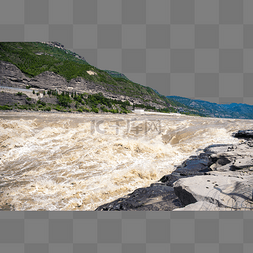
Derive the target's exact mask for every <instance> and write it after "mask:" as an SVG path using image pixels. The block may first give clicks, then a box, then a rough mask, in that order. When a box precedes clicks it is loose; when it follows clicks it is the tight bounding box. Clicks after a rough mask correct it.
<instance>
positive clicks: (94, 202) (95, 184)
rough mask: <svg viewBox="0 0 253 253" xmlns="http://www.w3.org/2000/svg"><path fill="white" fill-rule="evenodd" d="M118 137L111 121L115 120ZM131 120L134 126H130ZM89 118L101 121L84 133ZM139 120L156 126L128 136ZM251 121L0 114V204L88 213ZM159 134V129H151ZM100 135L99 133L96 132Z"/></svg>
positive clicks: (247, 126) (223, 140) (229, 138)
mask: <svg viewBox="0 0 253 253" xmlns="http://www.w3.org/2000/svg"><path fill="white" fill-rule="evenodd" d="M120 119H123V121H121V122H119V123H118V124H119V126H118V128H119V131H118V133H117V131H116V128H117V124H116V123H115V122H113V120H120ZM134 119H135V121H134ZM91 120H94V121H95V122H98V121H100V120H104V122H103V123H102V124H101V125H100V131H101V132H98V131H97V129H96V127H95V128H93V130H94V129H95V131H94V132H93V133H92V132H91V130H92V125H91ZM127 120H132V121H131V123H130V128H129V129H128V130H130V129H132V128H133V129H134V128H136V126H137V127H142V128H143V129H144V127H145V120H146V122H151V121H152V122H153V123H154V122H155V123H156V124H158V123H160V127H161V128H159V127H158V125H159V124H158V125H157V128H156V129H155V128H153V129H152V130H150V129H149V131H147V132H146V133H145V131H142V130H143V129H142V130H141V131H140V132H139V133H138V134H136V132H135V133H134V132H131V131H128V132H127ZM251 126H252V120H234V119H214V118H201V117H191V116H180V115H168V116H161V115H148V116H147V115H134V116H133V115H125V116H122V115H113V116H111V115H103V117H102V116H101V115H88V114H87V115H85V117H84V116H82V115H72V114H56V115H52V114H43V115H42V114H41V115H40V114H33V119H31V115H30V114H29V113H27V114H23V115H19V114H14V113H13V115H11V117H10V115H7V114H2V116H0V155H1V160H0V185H1V192H2V193H0V206H2V205H4V204H6V203H8V204H11V205H13V206H14V209H15V210H94V209H95V208H96V207H98V206H99V205H102V204H105V203H108V202H110V201H112V200H115V199H117V198H119V197H123V196H125V195H126V194H128V193H130V192H132V191H134V190H135V189H137V188H140V187H147V186H149V185H150V184H151V183H153V182H156V181H157V180H159V179H160V178H161V177H162V176H163V175H166V174H169V173H171V172H172V171H173V170H174V169H175V168H176V166H177V165H180V164H181V163H182V162H183V161H184V160H185V159H187V158H188V157H189V156H190V155H193V154H196V152H198V153H199V152H201V150H202V149H203V148H205V147H206V146H208V145H211V144H219V143H237V142H238V140H237V139H235V138H233V137H232V136H231V133H232V132H235V131H237V130H240V129H250V128H251ZM158 130H159V131H158ZM103 131H105V132H104V133H102V132H103Z"/></svg>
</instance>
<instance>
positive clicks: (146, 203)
mask: <svg viewBox="0 0 253 253" xmlns="http://www.w3.org/2000/svg"><path fill="white" fill-rule="evenodd" d="M178 207H182V204H181V203H180V201H179V200H178V198H177V196H176V195H175V193H174V189H173V187H171V186H167V185H166V184H164V183H155V184H151V185H150V186H149V187H146V188H139V189H137V190H135V191H134V192H133V193H131V194H128V195H127V196H125V197H124V198H119V199H117V200H115V201H113V202H111V203H108V204H104V205H102V206H99V207H98V208H97V209H96V211H171V210H173V209H175V208H178Z"/></svg>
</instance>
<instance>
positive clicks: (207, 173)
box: [96, 130, 253, 211]
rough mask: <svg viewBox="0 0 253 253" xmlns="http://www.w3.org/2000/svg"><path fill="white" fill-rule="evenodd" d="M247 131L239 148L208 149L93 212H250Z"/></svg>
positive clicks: (251, 159) (252, 174)
mask: <svg viewBox="0 0 253 253" xmlns="http://www.w3.org/2000/svg"><path fill="white" fill-rule="evenodd" d="M246 131H247V132H246V133H247V137H245V138H244V140H241V142H240V143H239V144H216V145H210V146H208V147H206V148H205V149H204V150H203V153H201V154H199V155H198V156H191V157H189V159H187V160H186V161H184V162H183V163H182V164H181V165H180V166H178V167H177V168H176V170H175V171H173V172H172V173H171V174H169V175H165V176H163V177H162V178H161V179H160V180H159V182H157V183H155V184H152V185H150V187H146V188H140V189H137V190H135V191H134V192H133V193H131V194H129V195H127V196H125V197H124V198H119V199H117V200H115V201H113V202H111V203H108V204H105V205H102V206H100V207H98V208H97V209H96V210H97V211H172V210H175V211H198V210H201V211H236V210H252V209H253V195H252V194H253V140H252V139H251V138H248V136H249V130H246ZM250 131H251V130H250ZM242 132H243V131H238V133H242ZM252 132H253V131H252ZM244 133H245V132H244ZM239 135H240V134H239ZM234 137H235V134H234ZM239 138H241V136H240V137H239Z"/></svg>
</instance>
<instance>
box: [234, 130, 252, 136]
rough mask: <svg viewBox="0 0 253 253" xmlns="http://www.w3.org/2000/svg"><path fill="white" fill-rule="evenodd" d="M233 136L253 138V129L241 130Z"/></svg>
mask: <svg viewBox="0 0 253 253" xmlns="http://www.w3.org/2000/svg"><path fill="white" fill-rule="evenodd" d="M233 136H234V137H237V138H253V130H239V131H238V132H237V133H234V134H233Z"/></svg>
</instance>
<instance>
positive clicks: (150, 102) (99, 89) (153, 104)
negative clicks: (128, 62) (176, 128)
mask: <svg viewBox="0 0 253 253" xmlns="http://www.w3.org/2000/svg"><path fill="white" fill-rule="evenodd" d="M0 82H1V84H0V86H8V87H17V88H26V87H29V88H30V89H36V90H38V91H40V92H45V93H46V94H47V91H50V90H51V91H57V94H61V93H62V92H65V93H68V94H77V95H81V94H84V93H87V94H91V95H92V94H98V93H102V94H103V96H104V97H105V98H108V99H114V100H120V101H122V102H124V101H128V102H129V103H130V105H135V106H139V107H142V108H146V109H149V110H158V111H164V112H177V111H178V110H177V107H178V106H177V102H175V101H173V100H170V99H168V98H166V97H165V96H162V95H160V94H159V93H157V92H155V91H154V90H153V89H152V88H150V87H145V86H143V85H140V84H137V83H134V82H132V81H130V80H129V79H128V78H127V77H126V76H124V75H123V74H121V73H118V72H116V71H110V70H100V69H98V68H96V67H94V66H92V65H90V64H89V63H87V61H86V60H85V59H84V58H83V57H81V56H79V55H77V54H76V53H74V52H72V51H70V50H67V49H65V48H64V46H63V45H62V44H60V43H58V42H0ZM180 105H181V104H180ZM181 106H184V105H181ZM185 108H186V107H185ZM185 113H187V114H191V113H193V114H195V115H196V114H197V115H199V114H198V112H197V111H196V110H192V109H190V108H186V112H185Z"/></svg>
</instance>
